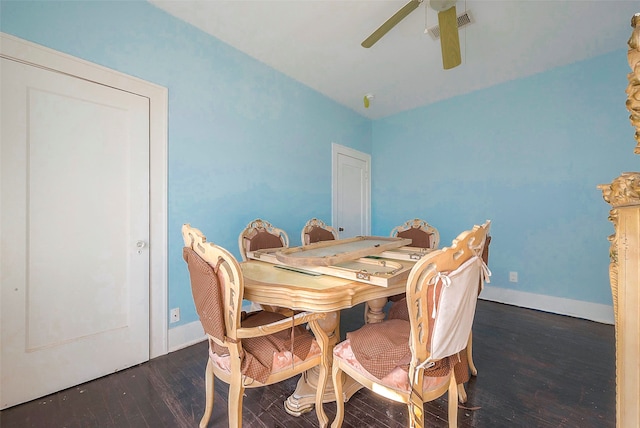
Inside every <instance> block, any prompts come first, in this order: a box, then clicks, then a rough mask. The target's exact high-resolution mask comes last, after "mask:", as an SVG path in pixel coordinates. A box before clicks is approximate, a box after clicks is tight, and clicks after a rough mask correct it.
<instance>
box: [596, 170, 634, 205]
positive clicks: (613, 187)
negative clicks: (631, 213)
mask: <svg viewBox="0 0 640 428" xmlns="http://www.w3.org/2000/svg"><path fill="white" fill-rule="evenodd" d="M598 189H600V190H602V197H603V198H604V200H605V201H606V202H607V203H608V204H609V205H611V206H612V207H614V208H618V207H625V206H630V205H640V172H623V173H622V174H621V175H620V176H619V177H618V178H616V179H615V180H613V181H612V182H611V184H601V185H599V186H598Z"/></svg>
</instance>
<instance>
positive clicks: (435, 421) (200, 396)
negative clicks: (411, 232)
mask: <svg viewBox="0 0 640 428" xmlns="http://www.w3.org/2000/svg"><path fill="white" fill-rule="evenodd" d="M362 311H363V308H362V306H358V307H356V308H353V309H351V310H349V311H344V312H343V314H342V323H341V329H342V332H343V333H344V332H345V331H348V330H350V329H354V328H357V327H358V326H359V325H361V323H362V321H361V320H362V319H363V315H362V314H363V312H362ZM473 331H474V360H475V362H476V366H477V367H478V371H479V374H478V377H477V378H472V379H471V380H470V381H469V384H468V385H467V392H468V396H469V400H468V401H467V403H466V404H465V406H464V407H459V410H458V426H459V427H482V428H484V427H487V428H496V427H580V428H589V427H593V428H606V427H615V337H614V327H613V326H611V325H604V324H599V323H595V322H591V321H585V320H580V319H575V318H570V317H564V316H559V315H553V314H548V313H544V312H539V311H533V310H528V309H523V308H517V307H513V306H508V305H502V304H499V303H493V302H487V301H479V302H478V309H477V314H476V319H475V321H474V329H473ZM206 359H207V345H206V343H205V342H202V343H199V344H197V345H194V346H190V347H188V348H186V349H183V350H180V351H176V352H173V353H171V354H169V355H166V356H163V357H160V358H156V359H154V360H152V361H150V362H148V363H145V364H141V365H139V366H136V367H133V368H130V369H127V370H123V371H121V372H118V373H115V374H112V375H109V376H106V377H103V378H100V379H97V380H94V381H92V382H88V383H86V384H83V385H80V386H77V387H75V388H70V389H67V390H64V391H60V392H58V393H55V394H52V395H49V396H46V397H43V398H40V399H38V400H34V401H31V402H29V403H26V404H22V405H19V406H15V407H12V408H9V409H6V410H4V411H2V412H0V427H2V428H17V427H20V428H25V427H46V428H55V427H66V428H75V427H83V428H84V427H118V428H120V427H132V428H140V427H151V428H159V427H171V428H177V427H197V426H198V422H199V421H200V417H201V416H202V412H203V409H204V378H203V374H204V367H205V364H206ZM90 363H91V362H90V361H88V362H87V364H90ZM296 380H297V379H291V380H288V381H284V382H281V383H279V384H276V385H273V386H270V387H266V388H257V389H247V390H246V396H245V399H244V410H243V420H244V426H245V427H268V428H278V427H282V428H284V427H286V428H298V427H299V428H306V427H311V426H317V425H318V421H317V419H316V415H315V412H310V413H307V414H305V415H303V416H301V417H299V418H296V417H292V416H290V415H288V414H287V413H286V412H285V411H284V408H283V401H284V400H285V399H286V397H287V396H288V395H289V394H290V393H291V392H292V391H293V389H294V388H295V383H296ZM215 391H216V402H215V405H214V411H213V416H212V418H211V421H210V423H209V427H226V426H227V418H226V416H227V407H226V406H227V392H228V387H227V385H226V384H224V383H223V382H220V381H216V386H215ZM345 409H346V412H347V414H346V417H345V421H344V424H343V426H344V427H346V428H349V427H381V428H385V427H388V428H396V427H405V426H407V421H408V416H407V409H406V407H405V406H404V405H402V404H398V403H394V402H391V401H388V400H386V399H383V398H381V397H379V396H376V395H375V394H373V393H371V392H369V391H367V390H360V391H359V392H357V393H356V394H355V395H354V396H353V397H352V398H351V400H349V402H348V403H346V404H345ZM325 410H326V412H327V414H328V416H329V418H330V420H333V417H334V415H335V404H334V403H329V404H325ZM425 414H426V425H427V426H428V427H446V426H447V422H446V395H445V396H444V397H442V398H440V399H438V400H436V401H434V402H431V403H429V404H427V405H426V406H425Z"/></svg>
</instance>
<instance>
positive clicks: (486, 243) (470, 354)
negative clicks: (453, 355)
mask: <svg viewBox="0 0 640 428" xmlns="http://www.w3.org/2000/svg"><path fill="white" fill-rule="evenodd" d="M487 233H489V231H488V230H487ZM490 244H491V235H487V239H485V241H484V246H483V247H482V256H481V257H482V261H483V262H484V264H485V266H487V269H489V268H488V266H489V245H490ZM490 276H491V271H489V275H487V276H486V278H487V282H490V281H489V277H490ZM483 287H484V281H482V280H480V284H479V285H478V295H480V293H481V292H482V288H483ZM467 363H468V364H469V370H470V371H471V374H472V375H473V376H478V369H477V368H476V365H475V363H474V362H473V330H472V331H471V333H469V343H468V345H467Z"/></svg>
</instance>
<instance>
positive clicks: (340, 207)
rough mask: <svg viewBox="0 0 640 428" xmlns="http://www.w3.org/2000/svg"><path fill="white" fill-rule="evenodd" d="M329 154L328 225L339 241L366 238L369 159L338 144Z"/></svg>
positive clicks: (369, 185) (369, 187)
mask: <svg viewBox="0 0 640 428" xmlns="http://www.w3.org/2000/svg"><path fill="white" fill-rule="evenodd" d="M332 152H333V153H332V154H333V162H332V163H333V165H332V169H333V184H332V187H333V205H332V211H333V213H332V223H333V224H332V225H333V227H335V228H337V229H338V231H339V234H340V238H352V237H354V236H366V235H370V234H371V224H370V218H371V202H370V199H371V197H370V195H371V182H370V165H371V156H369V155H368V154H366V153H362V152H359V151H357V150H353V149H350V148H348V147H344V146H341V145H339V144H333V145H332Z"/></svg>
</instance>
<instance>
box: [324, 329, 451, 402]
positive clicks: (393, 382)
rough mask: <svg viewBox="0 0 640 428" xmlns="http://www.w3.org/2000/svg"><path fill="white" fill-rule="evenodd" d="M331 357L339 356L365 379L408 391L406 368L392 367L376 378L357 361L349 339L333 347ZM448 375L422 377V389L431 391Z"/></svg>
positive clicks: (442, 382) (446, 378)
mask: <svg viewBox="0 0 640 428" xmlns="http://www.w3.org/2000/svg"><path fill="white" fill-rule="evenodd" d="M333 358H334V359H336V358H339V359H340V360H342V361H344V362H346V363H347V364H348V365H349V366H350V367H352V368H353V369H354V370H356V371H357V372H358V373H361V374H362V375H363V376H365V377H366V378H367V379H370V380H371V381H373V382H376V383H381V384H383V385H384V386H386V387H388V388H391V389H394V390H396V391H401V392H409V391H410V388H411V386H410V384H409V374H408V372H407V370H405V369H404V368H403V367H400V366H398V367H396V368H394V369H393V370H392V371H391V372H390V373H389V374H388V375H386V376H385V377H383V378H382V379H377V378H376V377H375V376H373V375H372V374H371V373H369V372H368V371H366V370H365V369H364V367H362V365H361V364H360V363H359V362H358V360H357V359H356V357H355V355H354V354H353V350H352V349H351V341H350V340H349V339H347V340H345V341H343V342H341V343H339V344H337V345H336V347H335V348H333ZM448 378H449V377H448V376H439V377H431V376H425V377H424V388H423V390H424V391H431V390H433V389H436V388H438V387H440V386H442V385H443V384H444V383H446V382H447V380H448Z"/></svg>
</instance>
